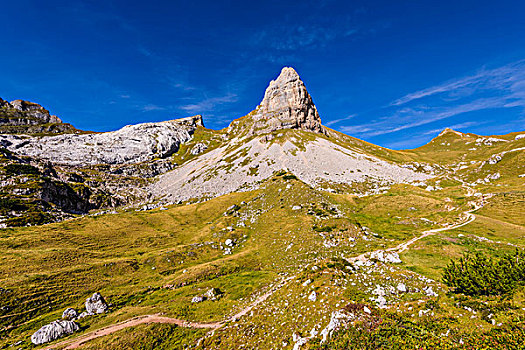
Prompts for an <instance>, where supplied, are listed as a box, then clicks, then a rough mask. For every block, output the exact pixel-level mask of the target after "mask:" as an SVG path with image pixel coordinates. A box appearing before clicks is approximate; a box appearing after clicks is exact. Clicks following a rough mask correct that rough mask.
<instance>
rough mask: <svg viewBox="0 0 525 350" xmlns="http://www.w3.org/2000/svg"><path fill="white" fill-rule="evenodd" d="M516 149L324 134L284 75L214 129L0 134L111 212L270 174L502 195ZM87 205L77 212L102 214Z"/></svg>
mask: <svg viewBox="0 0 525 350" xmlns="http://www.w3.org/2000/svg"><path fill="white" fill-rule="evenodd" d="M2 106H3V107H2V109H3V110H5V111H12V112H10V113H12V114H13V113H15V112H16V113H18V114H17V115H21V116H25V118H26V119H23V120H24V122H25V124H24V125H25V127H27V125H32V124H30V123H32V122H34V123H37V122H39V123H41V124H35V125H44V124H45V125H67V124H63V123H61V121H60V120H59V119H58V118H56V117H54V116H50V115H49V112H47V111H46V110H45V109H43V108H42V107H41V106H39V105H37V104H33V103H29V102H24V101H14V102H11V103H7V102H5V101H3V102H2ZM16 113H15V114H16ZM13 115H14V114H13ZM31 118H32V119H31ZM9 120H11V122H12V123H15V122H14V120H18V122H17V123H22V122H21V121H20V120H22V119H14V118H11V119H9ZM524 143H525V138H522V137H521V136H520V135H519V134H515V135H514V134H512V135H506V136H491V137H483V136H478V135H474V134H465V133H460V132H457V131H454V130H450V129H447V130H445V131H443V133H441V134H440V135H439V136H438V137H437V138H435V139H434V140H432V141H431V142H430V143H429V144H428V145H425V146H422V147H420V148H418V149H414V150H406V151H393V150H389V149H386V148H382V147H379V146H376V145H372V144H370V143H367V142H364V141H362V140H359V139H356V138H353V137H351V136H348V135H344V134H342V133H339V132H336V131H335V130H332V129H329V128H327V127H325V126H323V125H322V124H321V117H320V116H319V113H318V111H317V108H316V107H315V104H314V102H313V99H312V97H311V96H310V94H309V93H308V91H307V89H306V86H305V84H304V83H303V81H302V80H301V79H300V77H299V75H298V74H297V72H296V71H295V70H294V69H293V68H290V67H285V68H283V69H282V71H281V73H280V74H279V76H278V77H277V78H276V79H275V80H272V81H271V82H270V83H269V85H268V87H267V89H266V91H265V94H264V98H263V99H262V101H261V102H260V103H259V105H258V106H257V107H256V108H255V109H254V110H253V111H252V112H251V113H249V114H248V115H246V116H244V117H242V118H239V119H236V120H234V121H233V122H232V123H231V124H230V125H229V127H228V128H225V129H223V130H218V131H216V130H210V129H206V128H204V125H203V121H202V117H201V116H200V115H198V116H194V117H188V118H183V119H176V120H169V121H165V122H160V123H144V124H138V125H128V126H126V127H124V128H122V129H120V130H117V131H113V132H104V133H68V134H61V135H52V136H49V135H47V136H41V135H13V134H0V146H2V147H4V148H5V149H6V151H9V152H11V154H13V155H14V156H16V157H18V158H20V159H23V160H22V161H23V162H26V163H28V164H33V165H34V166H36V167H37V168H38V169H41V171H43V169H45V168H46V167H52V168H53V169H56V170H55V172H56V173H57V174H58V175H57V176H58V177H57V178H58V179H59V180H60V181H64V182H65V183H71V184H73V187H75V188H80V187H79V186H77V184H78V183H81V184H82V188H87V189H89V191H87V192H86V191H84V192H83V193H88V192H89V193H100V194H103V197H104V198H112V200H111V205H110V206H114V205H122V204H131V203H134V204H138V203H151V202H155V203H157V205H159V201H160V203H164V204H166V203H173V202H179V201H187V200H191V201H201V200H207V199H210V198H213V197H216V196H220V195H224V194H227V193H231V192H236V191H247V190H251V189H257V188H258V187H259V186H260V184H261V183H262V182H264V181H265V180H267V179H269V178H271V177H272V176H274V175H275V174H279V173H289V176H293V177H295V178H297V179H299V180H301V181H303V182H305V183H306V184H308V185H309V186H312V187H313V188H316V189H320V190H325V191H329V192H333V193H349V194H353V195H356V196H366V195H371V194H378V193H383V192H385V191H387V190H388V189H389V188H390V187H391V186H392V185H395V184H400V183H404V184H414V185H417V186H420V187H422V188H429V189H432V188H434V189H435V188H439V187H440V182H441V181H442V179H440V177H443V176H446V177H448V178H451V179H454V181H463V182H465V183H468V184H470V185H472V186H482V185H484V184H487V183H488V182H493V183H494V182H497V183H499V184H501V185H503V183H505V186H509V187H508V188H509V189H510V188H515V187H516V186H519V185H520V183H521V181H520V180H521V178H520V177H519V175H521V174H522V173H525V169H522V168H521V167H522V166H521V165H520V164H522V163H523V162H522V158H523V156H524V153H525V152H523V147H525V144H524ZM502 159H503V161H501V160H502ZM511 164H517V166H511ZM68 174H73V175H71V176H70V175H68ZM46 176H48V177H49V175H46ZM71 179H76V180H71ZM21 181H25V180H24V179H21ZM18 188H19V186H18V185H16V186H14V187H12V188H10V190H9V191H10V193H12V194H14V192H13V191H15V192H16V191H18V190H19V189H18ZM37 197H38V196H37ZM90 198H95V197H90ZM97 198H98V197H97ZM66 202H67V201H66ZM88 202H89V205H84V206H83V207H82V208H83V209H82V210H77V211H79V212H83V213H84V212H87V211H88V210H89V209H93V208H100V207H104V206H108V203H107V201H100V200H96V201H94V200H93V199H88ZM103 203H105V204H103ZM59 207H61V208H65V207H67V206H65V207H64V206H59Z"/></svg>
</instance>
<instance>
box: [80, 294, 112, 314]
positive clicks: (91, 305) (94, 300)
mask: <svg viewBox="0 0 525 350" xmlns="http://www.w3.org/2000/svg"><path fill="white" fill-rule="evenodd" d="M85 305H86V312H87V313H88V314H91V315H95V314H101V313H104V312H106V311H107V309H108V304H106V301H105V300H104V298H103V297H102V295H100V293H99V292H96V293H94V294H93V295H92V296H90V297H89V298H87V300H86V304H85Z"/></svg>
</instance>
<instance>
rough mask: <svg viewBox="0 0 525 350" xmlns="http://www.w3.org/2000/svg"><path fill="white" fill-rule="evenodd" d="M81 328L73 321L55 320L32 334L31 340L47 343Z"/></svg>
mask: <svg viewBox="0 0 525 350" xmlns="http://www.w3.org/2000/svg"><path fill="white" fill-rule="evenodd" d="M79 329H80V328H79V327H78V325H77V324H76V323H75V322H73V321H67V320H62V321H54V322H51V323H50V324H48V325H45V326H43V327H42V328H40V329H39V330H38V331H36V332H35V333H34V334H33V335H32V336H31V342H33V344H35V345H40V344H45V343H48V342H50V341H53V340H56V339H58V338H61V337H63V336H66V335H69V334H72V333H74V332H76V331H78V330H79Z"/></svg>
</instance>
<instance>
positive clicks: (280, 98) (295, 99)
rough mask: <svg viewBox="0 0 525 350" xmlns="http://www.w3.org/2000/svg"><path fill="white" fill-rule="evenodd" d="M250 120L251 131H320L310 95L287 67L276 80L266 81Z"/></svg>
mask: <svg viewBox="0 0 525 350" xmlns="http://www.w3.org/2000/svg"><path fill="white" fill-rule="evenodd" d="M253 120H254V121H255V123H254V125H253V127H252V130H251V133H252V134H262V133H266V132H271V131H274V130H280V129H303V130H307V131H313V132H319V133H322V132H323V129H322V126H321V118H320V117H319V113H318V112H317V108H316V107H315V105H314V102H313V101H312V97H311V96H310V94H309V93H308V91H307V90H306V86H305V85H304V83H303V82H302V80H301V79H300V78H299V74H297V72H296V71H295V69H293V68H291V67H284V68H283V69H282V70H281V74H279V76H278V77H277V79H275V80H272V81H271V82H270V84H269V85H268V87H267V88H266V92H265V93H264V98H263V100H262V101H261V103H260V104H259V106H258V107H257V109H256V111H255V115H254V116H253Z"/></svg>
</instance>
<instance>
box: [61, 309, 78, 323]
mask: <svg viewBox="0 0 525 350" xmlns="http://www.w3.org/2000/svg"><path fill="white" fill-rule="evenodd" d="M77 317H78V312H77V310H75V309H73V308H71V307H68V308H67V309H65V310H64V312H63V313H62V318H63V319H64V320H70V321H73V320H74V319H75V318H77Z"/></svg>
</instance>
